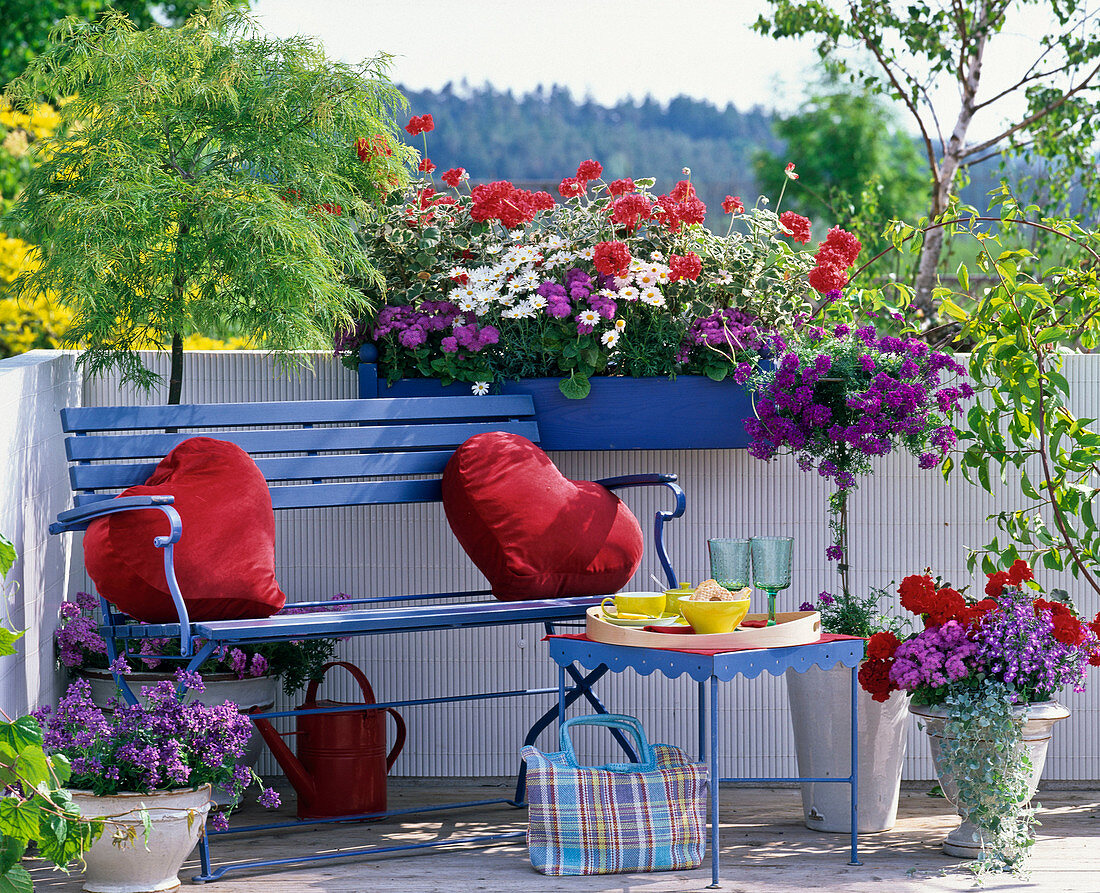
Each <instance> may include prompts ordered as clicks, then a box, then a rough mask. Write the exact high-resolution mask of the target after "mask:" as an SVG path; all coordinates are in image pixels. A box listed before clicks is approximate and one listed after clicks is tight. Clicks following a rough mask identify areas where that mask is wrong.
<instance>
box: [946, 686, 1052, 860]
mask: <svg viewBox="0 0 1100 893" xmlns="http://www.w3.org/2000/svg"><path fill="white" fill-rule="evenodd" d="M1014 698H1015V693H1014V691H1013V689H1011V688H1009V687H1008V686H1005V685H1002V684H1000V683H996V682H990V683H987V684H986V685H984V686H983V687H981V688H976V689H975V688H968V689H962V690H960V691H956V692H953V693H951V694H949V695H948V696H947V699H946V700H945V701H944V703H943V706H944V707H945V708H946V710H947V717H946V719H945V720H944V724H943V731H942V733H941V734H942V735H943V737H942V738H941V739H940V754H941V758H942V764H941V765H942V776H941V777H944V778H946V777H950V778H951V779H953V781H954V783H955V786H956V789H957V791H958V793H957V795H956V805H957V806H958V809H959V812H960V813H961V814H962V816H963V817H964V819H966V820H968V821H970V822H971V823H972V824H974V825H975V826H976V827H978V828H980V829H981V832H982V843H983V857H982V858H981V859H979V860H977V861H976V862H973V863H971V864H970V866H969V867H970V868H971V870H973V871H975V872H978V873H980V872H984V871H989V870H1009V871H1016V870H1019V869H1020V868H1021V867H1022V866H1023V863H1024V860H1025V859H1026V858H1027V854H1028V851H1029V849H1030V847H1031V845H1032V844H1033V843H1035V837H1034V835H1033V834H1032V828H1033V827H1034V826H1035V825H1037V824H1039V822H1038V820H1037V819H1036V818H1035V807H1034V806H1033V805H1032V804H1031V799H1030V797H1028V794H1029V793H1030V791H1029V784H1028V783H1029V781H1030V778H1031V769H1032V766H1031V760H1030V759H1029V757H1028V753H1027V748H1026V747H1025V746H1024V721H1025V719H1026V718H1027V706H1026V705H1024V706H1016V705H1015V702H1014Z"/></svg>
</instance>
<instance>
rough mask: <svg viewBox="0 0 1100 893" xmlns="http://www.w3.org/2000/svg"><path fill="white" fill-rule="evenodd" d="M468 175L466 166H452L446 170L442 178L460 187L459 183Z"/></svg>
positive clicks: (452, 185)
mask: <svg viewBox="0 0 1100 893" xmlns="http://www.w3.org/2000/svg"><path fill="white" fill-rule="evenodd" d="M465 176H466V168H464V167H452V168H451V169H450V170H448V171H446V172H445V173H444V174H443V176H442V177H440V179H441V180H442V181H443V182H444V183H446V184H447V185H448V186H450V187H452V188H454V189H458V184H459V183H461V182H462V179H463V177H465Z"/></svg>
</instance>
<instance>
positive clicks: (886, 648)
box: [867, 630, 901, 660]
mask: <svg viewBox="0 0 1100 893" xmlns="http://www.w3.org/2000/svg"><path fill="white" fill-rule="evenodd" d="M900 644H901V640H900V639H898V637H897V636H896V635H894V634H893V633H892V632H890V631H889V630H885V631H883V632H880V633H875V634H874V635H873V636H871V638H869V639H868V640H867V656H868V657H869V658H871V660H886V659H887V658H891V657H893V656H894V652H895V651H897V650H898V645H900Z"/></svg>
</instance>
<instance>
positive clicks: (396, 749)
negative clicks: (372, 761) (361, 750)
mask: <svg viewBox="0 0 1100 893" xmlns="http://www.w3.org/2000/svg"><path fill="white" fill-rule="evenodd" d="M386 712H387V713H388V714H389V715H390V716H392V717H393V721H394V722H395V723H396V724H397V740H396V741H394V742H393V747H392V748H391V749H390V752H389V754H388V755H387V757H386V771H387V772H389V771H390V769H391V768H392V766H393V763H394V761H395V760H396V759H397V757H398V755H399V754H400V753H401V748H403V747H404V746H405V720H403V719H402V718H401V714H400V713H398V712H397V711H396V710H394V709H393V708H392V707H387V708H386Z"/></svg>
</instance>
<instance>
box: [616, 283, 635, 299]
mask: <svg viewBox="0 0 1100 893" xmlns="http://www.w3.org/2000/svg"><path fill="white" fill-rule="evenodd" d="M639 296H640V292H639V291H638V289H636V288H635V287H634V286H633V285H628V286H627V287H626V288H620V289H619V298H621V299H622V300H624V301H637V300H638V298H639Z"/></svg>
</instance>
